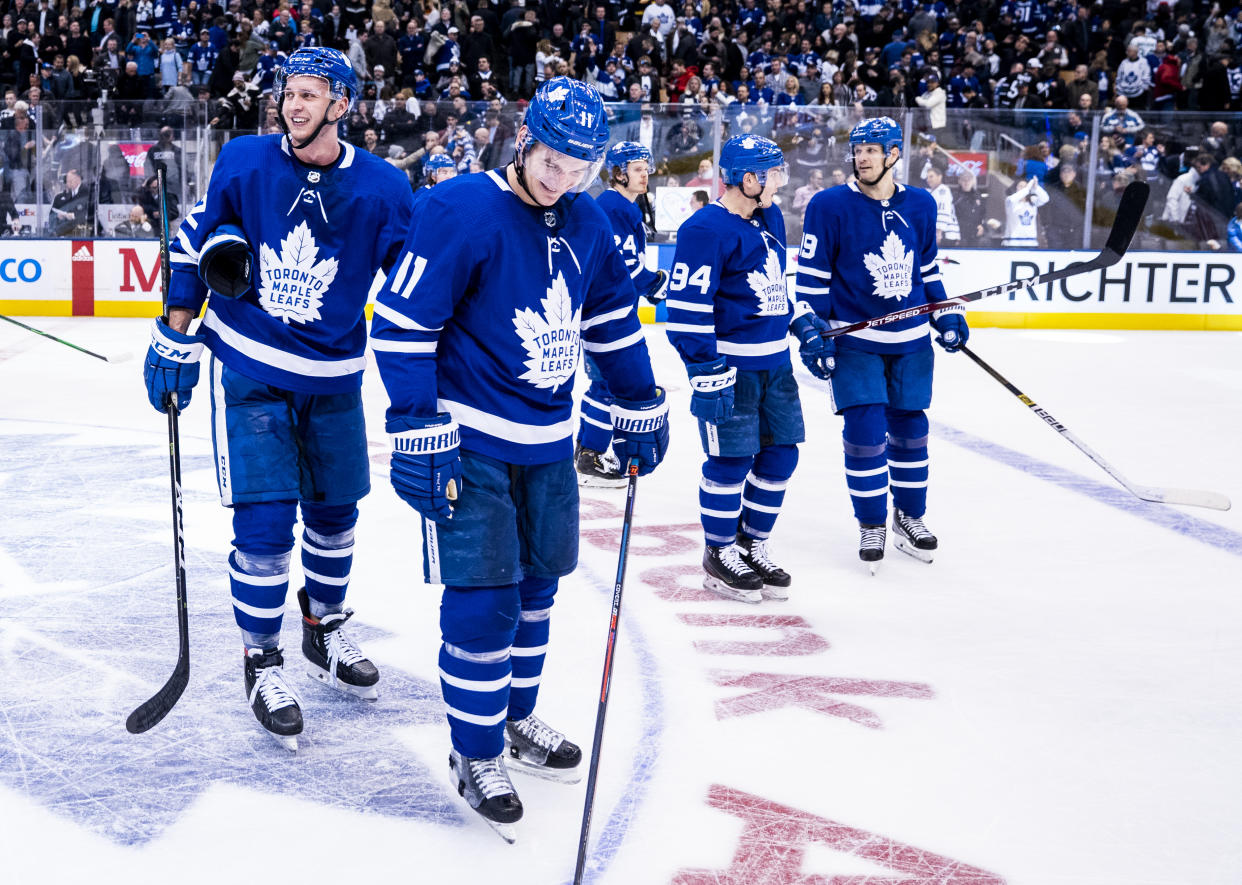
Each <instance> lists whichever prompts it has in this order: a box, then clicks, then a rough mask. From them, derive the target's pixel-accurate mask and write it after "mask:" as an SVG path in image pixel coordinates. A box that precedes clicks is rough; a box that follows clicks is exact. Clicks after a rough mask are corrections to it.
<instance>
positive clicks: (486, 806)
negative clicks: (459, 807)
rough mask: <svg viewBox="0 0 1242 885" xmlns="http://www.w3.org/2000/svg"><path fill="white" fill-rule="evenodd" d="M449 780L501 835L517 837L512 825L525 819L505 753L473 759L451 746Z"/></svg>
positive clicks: (510, 838) (503, 836) (505, 837)
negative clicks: (508, 769)
mask: <svg viewBox="0 0 1242 885" xmlns="http://www.w3.org/2000/svg"><path fill="white" fill-rule="evenodd" d="M449 783H451V784H452V785H453V789H454V790H456V791H457V795H459V796H461V797H462V798H463V799H465V800H466V802H467V803H468V804H469V805H470V807H471V808H473V809H474V810H475V811H477V812H478V813H479V816H480V817H482V818H483V820H485V821H486V822H487V825H488V826H490V827H491V828H492V829H493V830H495V831H496V832H497V833H498V834H499V835H500V838H502V839H504V840H505V841H506V842H508V843H510V844H512V843H514V842H516V841H517V829H516V828H515V827H514V826H513V825H514V824H515V823H517V822H518V821H520V820H521V819H522V800H521V799H519V798H518V794H517V790H515V789H513V782H512V781H510V780H509V772H508V771H507V770H506V769H505V757H504V756H496V757H495V758H492V759H470V758H468V757H466V756H462V755H461V754H460V753H458V752H457V751H456V750H450V751H449Z"/></svg>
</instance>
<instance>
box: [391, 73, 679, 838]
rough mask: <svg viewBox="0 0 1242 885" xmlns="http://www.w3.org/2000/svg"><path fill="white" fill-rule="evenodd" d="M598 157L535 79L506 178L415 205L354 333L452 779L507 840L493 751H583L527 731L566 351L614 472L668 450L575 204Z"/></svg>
mask: <svg viewBox="0 0 1242 885" xmlns="http://www.w3.org/2000/svg"><path fill="white" fill-rule="evenodd" d="M607 144H608V124H607V120H606V117H605V114H604V106H603V102H602V101H601V100H600V97H599V94H598V93H597V92H595V90H593V89H591V88H590V87H588V86H586V85H585V84H583V83H580V82H578V81H575V80H570V79H569V78H567V77H557V78H554V79H552V80H549V81H547V82H546V83H544V84H543V85H542V86H541V87H540V88H539V90H538V92H537V93H536V94H535V96H534V98H533V99H532V100H531V103H530V106H529V107H528V108H527V110H526V116H525V120H524V123H523V125H522V126H521V127H520V128H519V129H518V132H517V137H516V144H515V151H514V159H513V161H512V162H511V163H510V164H509V165H507V166H505V167H503V168H501V169H497V170H493V171H489V172H486V173H481V174H476V175H464V176H460V177H458V178H455V179H452V180H450V181H447V182H445V183H443V184H439V185H437V186H436V187H435V188H433V189H432V190H431V192H430V193H429V194H428V196H427V197H426V199H425V200H424V201H423V203H422V204H421V207H420V210H419V212H418V216H417V218H416V219H415V221H414V224H413V226H412V227H411V229H410V231H409V236H408V238H407V239H406V243H405V247H404V252H403V255H402V257H401V260H400V262H399V264H398V266H397V269H396V270H395V271H393V272H392V273H391V274H389V276H388V280H387V282H386V284H385V285H384V286H383V287H382V288H381V290H380V293H379V296H378V298H377V301H376V306H375V320H374V323H373V324H372V329H371V341H372V348H373V350H374V351H375V357H376V363H377V365H378V366H379V370H380V377H381V378H382V379H383V381H384V385H385V387H386V388H387V390H388V396H389V399H390V401H391V404H390V406H389V408H388V412H387V427H388V432H389V433H390V434H391V435H392V440H393V454H392V483H393V487H394V488H395V489H396V491H397V494H398V495H400V496H401V497H402V498H403V499H404V500H405V501H406V502H408V503H409V504H410V505H411V506H412V507H413V508H414V509H415V510H417V511H418V512H419V514H420V515H421V516H422V536H423V575H424V578H425V579H426V581H427V582H428V583H431V584H443V585H444V590H443V596H442V600H441V604H440V632H441V637H442V645H441V648H440V687H441V690H442V691H443V694H444V702H445V705H446V707H447V708H448V710H447V712H448V722H449V731H450V734H451V737H452V750H451V752H450V754H449V768H450V778H451V783H452V785H453V788H454V789H455V790H457V792H458V793H459V794H460V795H461V796H463V797H464V798H465V799H466V801H467V802H468V803H469V805H470V806H471V807H472V808H474V809H475V810H476V811H477V812H478V813H479V814H480V815H481V816H482V817H483V818H484V819H485V820H486V821H487V822H488V823H489V824H491V825H492V826H493V827H494V828H495V829H496V830H497V831H498V832H499V833H500V834H501V835H502V836H503V837H504V838H505V839H506V840H509V841H512V840H513V839H514V838H515V830H514V827H513V824H514V823H516V822H517V821H518V820H519V819H520V818H521V817H522V803H521V800H520V799H519V798H518V795H517V791H516V790H515V789H514V788H513V784H512V782H511V781H510V780H509V775H508V771H507V768H506V762H505V759H506V755H505V754H506V746H507V756H508V761H509V763H510V764H513V765H515V766H517V767H518V768H520V769H524V770H526V771H528V772H530V773H532V774H535V775H538V776H541V777H545V778H550V779H556V780H562V781H567V782H574V781H576V780H578V779H579V777H580V773H579V763H580V762H581V758H582V752H581V750H580V749H579V748H578V747H577V746H576V745H575V744H574V743H572V742H571V741H569V740H568V739H566V737H565V736H564V735H562V734H560V733H559V732H557V731H555V730H554V729H552V728H550V727H549V726H548V725H546V724H545V723H544V722H543V721H542V720H541V719H540V718H539V717H538V716H536V715H535V701H536V698H537V695H538V692H539V681H540V676H541V673H542V671H543V664H544V656H545V654H546V652H547V648H548V637H549V624H550V621H549V615H550V614H551V607H552V602H553V598H554V596H555V594H556V589H557V583H558V581H559V579H560V578H562V577H564V576H565V575H568V574H569V573H570V572H572V571H573V569H574V567H575V566H576V565H577V559H578V485H577V481H576V477H575V473H574V462H573V458H572V455H573V428H574V421H573V397H572V387H573V378H574V374H575V372H576V371H577V366H578V353H579V349H580V347H581V349H584V350H586V351H587V352H589V353H591V354H592V356H594V357H595V360H596V365H597V366H598V367H599V370H600V372H601V373H602V374H603V376H604V378H605V379H606V380H607V382H608V387H609V389H610V390H611V391H612V393H613V395H614V396H615V397H616V400H615V402H614V403H613V406H612V410H611V413H612V420H613V436H614V439H613V447H614V450H615V451H616V453H617V456H618V457H619V458H621V459H622V463H628V462H629V461H630V460H631V459H635V460H637V462H638V471H639V473H640V474H645V473H648V472H650V471H651V470H652V469H654V468H655V466H656V465H657V464H658V463H659V461H660V459H661V458H662V457H663V454H664V450H665V448H666V447H667V445H668V429H667V425H666V412H667V409H666V406H665V403H664V392H663V391H662V390H659V389H658V388H657V387H656V385H655V381H654V379H653V377H652V372H651V364H650V361H649V359H648V356H647V347H646V343H645V340H644V338H643V331H642V327H641V326H640V325H639V322H638V316H637V312H636V310H635V302H636V300H637V296H636V295H635V293H634V286H633V284H632V283H631V282H630V275H629V272H628V271H627V270H626V267H625V262H624V261H623V260H622V258H621V253H620V252H619V251H618V250H617V248H616V245H615V243H614V242H613V239H612V234H611V231H610V229H609V226H608V221H607V219H606V218H605V217H604V214H603V212H602V211H600V209H599V207H598V206H597V205H596V203H595V201H593V200H591V199H589V198H588V199H583V198H581V197H580V191H582V190H584V189H585V188H586V187H587V186H588V185H589V184H590V182H591V181H593V180H594V178H595V176H596V175H597V174H598V170H599V166H600V163H601V161H602V160H603V158H604V149H605V147H606V145H607Z"/></svg>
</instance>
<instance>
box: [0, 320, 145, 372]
mask: <svg viewBox="0 0 1242 885" xmlns="http://www.w3.org/2000/svg"><path fill="white" fill-rule="evenodd" d="M0 320H6V321H7V322H10V323H12V324H13V325H15V326H21V327H22V328H23V329H25V330H26V331H27V332H34V333H35V334H36V335H42V336H43V337H44V338H51V339H52V340H53V341H55V342H56V343H57V344H63V345H65V347H72V348H73V349H74V350H79V351H81V352H82V353H84V354H86V355H87V356H93V357H94V358H95V359H97V360H103V361H104V362H105V363H123V362H125V360H127V359H129V358H130V354H128V353H118V354H113V355H112V356H104V355H103V354H102V353H95V351H93V350H87V349H86V348H85V347H79V346H78V345H76V344H73V343H72V342H69V341H66V340H65V339H64V338H57V337H56V336H55V335H52V334H51V333H49V332H44V331H43V330H42V329H36V328H35V327H34V326H27V325H26V324H25V323H19V322H18V321H17V320H15V319H13V318H12V317H6V316H5V315H4V314H2V313H0Z"/></svg>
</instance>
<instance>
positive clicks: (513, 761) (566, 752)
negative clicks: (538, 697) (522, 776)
mask: <svg viewBox="0 0 1242 885" xmlns="http://www.w3.org/2000/svg"><path fill="white" fill-rule="evenodd" d="M505 750H506V752H507V753H508V762H509V764H510V765H512V766H513V768H514V769H515V770H517V771H522V772H525V773H526V774H530V775H534V776H535V777H541V778H543V779H544V780H548V781H557V782H558V783H562V784H576V783H578V781H580V780H582V771H581V769H580V768H579V767H578V766H579V763H581V762H582V750H581V749H579V747H578V745H577V744H575V743H573V742H572V741H569V740H567V739H566V738H565V735H563V734H561V733H560V732H559V731H556V730H554V729H552V728H549V727H548V725H547V724H546V723H545V722H544V721H543V720H541V719H540V718H539V717H538V716H536V715H534V714H533V713H532V714H531V715H529V716H527V717H526V718H525V719H510V720H509V721H508V722H506V723H505Z"/></svg>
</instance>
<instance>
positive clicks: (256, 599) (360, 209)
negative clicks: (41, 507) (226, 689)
mask: <svg viewBox="0 0 1242 885" xmlns="http://www.w3.org/2000/svg"><path fill="white" fill-rule="evenodd" d="M357 94H358V85H357V81H356V79H355V77H354V74H353V69H352V67H351V66H350V63H349V60H348V59H347V58H346V57H345V56H344V55H343V54H342V53H341V52H339V51H338V50H335V49H324V48H315V49H301V50H298V51H297V52H294V53H293V54H292V55H291V56H290V57H289V60H288V63H287V64H286V65H285V66H284V68H282V70H281V71H280V73H279V75H278V76H277V79H276V86H275V107H276V110H277V113H278V114H279V117H280V123H281V126H282V128H283V129H284V133H283V134H275V135H267V136H243V137H240V138H235V139H233V140H232V141H230V142H228V143H227V144H226V145H225V146H224V148H223V149H222V150H221V151H220V155H219V158H218V159H217V160H216V163H215V166H214V168H213V170H212V176H211V183H210V185H209V186H208V188H207V193H206V196H205V197H204V199H203V200H202V201H200V202H199V204H198V205H197V206H196V207H195V208H194V210H193V213H194V217H195V219H196V223H195V224H187V225H185V226H183V227H182V229H181V230H180V231H179V232H178V233H177V236H176V237H175V238H174V239H173V242H172V245H171V266H172V282H171V285H170V288H169V294H168V303H167V313H166V315H165V316H164V317H161V318H160V319H158V320H156V322H155V324H154V329H153V334H152V342H151V348H150V350H149V351H148V354H147V360H146V366H145V372H144V376H145V380H146V385H147V396H148V399H149V400H150V402H151V404H152V406H154V407H155V408H156V409H157V410H159V411H165V410H167V409H169V408H173V409H178V410H180V409H184V408H185V407H187V406H188V405H189V404H190V396H191V394H192V392H193V389H194V386H195V384H196V382H197V380H198V374H199V365H198V360H199V358H200V355H201V352H202V350H203V348H204V347H206V348H207V349H208V350H210V351H211V363H210V375H211V384H210V393H209V395H210V397H211V411H212V416H213V418H214V427H215V432H214V433H213V437H212V441H213V446H214V448H215V459H214V460H215V464H216V467H217V483H218V486H219V490H220V499H221V503H222V504H224V505H225V506H226V507H230V508H231V509H232V511H233V516H232V526H233V535H234V540H233V550H232V553H231V554H230V556H229V560H228V562H229V569H228V571H229V587H230V591H231V596H232V601H233V614H234V618H235V619H236V621H237V625H238V627H239V628H240V630H241V637H242V642H243V646H244V649H245V653H244V657H243V660H242V662H241V663H242V665H243V667H242V678H243V683H244V685H245V691H246V695H245V696H246V703H247V705H248V706H249V707H250V709H251V711H252V713H253V714H254V716H255V718H256V719H257V720H258V722H259V724H260V725H261V726H262V728H263V729H264V730H265V731H266V732H267V733H268V734H270V735H271V736H272V737H273V738H274V739H275V740H277V741H278V742H279V743H280V744H282V745H283V746H285V747H288V748H290V749H296V747H297V738H298V735H299V734H301V732H302V729H303V715H302V709H301V703H300V699H299V696H298V694H297V692H296V691H294V690H293V688H292V686H291V684H290V682H289V681H288V679H287V678H286V676H285V672H284V668H283V665H284V657H283V653H282V649H281V626H282V619H283V614H284V608H285V598H286V596H287V595H288V590H289V561H290V558H291V556H292V553H293V548H294V544H295V540H294V527H295V525H296V523H297V521H298V515H299V511H300V513H301V521H302V524H303V531H302V536H301V561H302V574H303V577H304V579H305V582H306V583H305V586H304V587H303V588H302V589H301V590H299V591H297V594H296V595H297V599H298V605H299V608H300V610H301V613H302V618H301V621H302V623H301V639H302V642H301V651H302V655H303V656H304V657H305V658H306V664H307V673H308V675H311V676H312V677H314V678H315V679H317V680H319V681H321V682H323V683H324V684H325V685H327V686H329V687H331V688H334V689H337V690H339V691H341V692H343V693H345V694H347V695H349V696H351V697H356V698H361V699H369V700H374V699H375V698H376V697H377V696H378V689H377V688H376V686H377V684H378V683H379V678H380V674H379V670H378V668H377V667H376V666H375V665H374V664H373V663H372V662H371V661H370V660H368V659H367V657H366V656H365V655H364V654H363V653H362V651H361V649H360V648H359V647H358V646H357V644H356V643H354V642H353V640H352V639H351V638H350V637H349V635H348V634H347V633H345V632H344V631H343V630H342V629H341V628H342V626H343V625H344V624H345V623H346V621H348V620H349V618H350V616H351V615H352V613H353V612H352V611H351V610H350V609H348V608H345V595H346V591H347V589H348V586H349V578H350V573H351V570H352V562H353V551H354V528H355V525H356V522H357V519H358V502H359V501H360V500H361V499H362V498H363V497H364V496H365V495H366V494H367V493H368V491H369V490H370V463H369V459H368V456H367V436H366V428H365V426H364V421H363V409H362V393H361V386H362V372H363V368H364V367H365V365H366V353H365V351H366V340H367V321H366V313H365V308H366V302H367V295H368V290H369V287H370V283H371V280H373V279H374V278H375V275H376V274H377V273H380V272H383V273H387V272H388V271H389V270H391V269H392V268H393V266H394V265H395V263H396V262H397V260H398V259H399V258H400V254H401V253H400V248H401V242H402V238H403V237H404V233H405V230H406V228H407V227H408V225H409V222H410V218H411V212H412V204H413V195H412V194H411V193H410V188H409V184H408V181H407V180H406V179H405V176H404V175H403V174H402V173H401V172H400V171H398V170H397V169H395V168H393V167H391V166H389V165H388V164H387V163H385V162H384V161H383V160H382V159H380V158H379V157H375V156H372V155H370V154H367V153H364V152H362V151H359V150H355V149H354V148H353V147H352V146H351V145H348V144H342V143H341V142H340V141H339V140H338V138H337V125H336V124H337V123H338V122H339V121H340V120H341V119H343V118H344V117H345V115H346V114H347V113H348V112H349V109H350V107H351V105H352V104H353V102H354V101H355V100H356V96H357ZM148 214H149V213H148ZM153 222H155V220H154V219H153ZM155 223H156V226H157V227H158V222H155ZM307 256H310V258H307ZM304 259H305V260H304ZM209 289H210V292H211V300H210V304H209V306H208V307H207V311H206V314H205V315H204V317H203V320H202V323H201V324H200V326H199V328H198V331H197V332H196V333H191V332H190V323H191V320H192V319H193V318H194V317H195V316H196V315H197V314H198V312H199V310H200V309H202V307H203V304H204V302H205V301H206V299H207V295H208V290H209Z"/></svg>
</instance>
